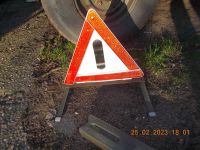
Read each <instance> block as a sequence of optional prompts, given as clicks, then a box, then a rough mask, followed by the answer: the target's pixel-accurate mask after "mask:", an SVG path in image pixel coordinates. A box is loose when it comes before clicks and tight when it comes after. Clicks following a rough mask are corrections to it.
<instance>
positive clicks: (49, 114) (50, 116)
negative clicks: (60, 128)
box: [45, 112, 54, 120]
mask: <svg viewBox="0 0 200 150" xmlns="http://www.w3.org/2000/svg"><path fill="white" fill-rule="evenodd" d="M53 117H54V116H53V114H52V113H50V112H48V113H47V115H46V117H45V119H46V120H52V119H53Z"/></svg>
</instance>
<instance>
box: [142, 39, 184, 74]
mask: <svg viewBox="0 0 200 150" xmlns="http://www.w3.org/2000/svg"><path fill="white" fill-rule="evenodd" d="M181 49H182V48H181V45H180V44H179V43H177V42H174V41H173V40H172V39H170V38H166V39H165V38H163V39H161V40H160V41H158V42H156V43H154V44H152V45H151V46H150V48H149V49H148V50H146V53H145V62H146V63H145V66H146V67H147V68H149V69H150V70H151V73H152V74H153V75H156V76H157V77H161V76H163V75H165V74H166V73H167V71H168V69H167V68H169V67H175V65H176V64H175V63H176V61H178V59H179V58H180V55H181Z"/></svg>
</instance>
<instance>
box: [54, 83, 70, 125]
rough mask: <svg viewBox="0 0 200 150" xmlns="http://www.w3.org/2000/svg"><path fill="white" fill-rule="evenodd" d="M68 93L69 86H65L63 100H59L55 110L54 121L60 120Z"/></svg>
mask: <svg viewBox="0 0 200 150" xmlns="http://www.w3.org/2000/svg"><path fill="white" fill-rule="evenodd" d="M68 95H69V88H68V87H66V93H65V97H64V99H63V101H62V102H61V104H60V106H59V107H58V112H57V116H56V118H55V122H60V121H61V117H62V114H63V111H64V108H65V104H66V101H67V98H68Z"/></svg>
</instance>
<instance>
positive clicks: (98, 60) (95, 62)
mask: <svg viewBox="0 0 200 150" xmlns="http://www.w3.org/2000/svg"><path fill="white" fill-rule="evenodd" d="M143 76H144V74H143V72H142V70H141V69H140V68H139V66H138V65H137V64H136V62H135V61H134V60H133V58H132V57H131V56H130V55H129V53H128V52H127V51H126V50H125V48H124V47H123V46H122V44H121V43H120V42H119V41H118V40H117V38H116V37H115V36H114V35H113V33H112V32H111V31H110V29H109V28H108V27H107V26H106V24H105V23H104V22H103V20H102V19H101V18H100V17H99V15H98V14H97V13H96V11H95V10H93V9H90V10H89V11H88V13H87V16H86V19H85V22H84V25H83V28H82V31H81V34H80V37H79V40H78V43H77V45H76V48H75V51H74V55H73V58H72V60H71V63H70V66H69V70H68V72H67V75H66V78H65V81H64V83H65V84H66V85H73V84H76V83H77V84H78V83H91V82H106V81H115V80H126V79H127V80H128V79H133V78H141V77H143Z"/></svg>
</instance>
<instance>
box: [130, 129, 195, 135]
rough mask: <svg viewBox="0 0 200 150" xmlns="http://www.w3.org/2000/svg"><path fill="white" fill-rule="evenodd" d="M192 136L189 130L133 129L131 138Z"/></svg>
mask: <svg viewBox="0 0 200 150" xmlns="http://www.w3.org/2000/svg"><path fill="white" fill-rule="evenodd" d="M190 134H191V132H190V130H189V129H172V130H168V129H154V130H150V129H142V130H140V129H132V130H131V132H130V135H131V136H189V135H190Z"/></svg>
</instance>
